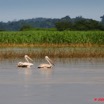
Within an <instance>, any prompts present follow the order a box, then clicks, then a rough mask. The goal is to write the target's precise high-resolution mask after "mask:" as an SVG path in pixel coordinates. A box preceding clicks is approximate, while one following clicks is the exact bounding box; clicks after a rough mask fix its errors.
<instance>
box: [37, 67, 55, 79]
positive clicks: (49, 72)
mask: <svg viewBox="0 0 104 104" xmlns="http://www.w3.org/2000/svg"><path fill="white" fill-rule="evenodd" d="M39 70H40V73H41V74H42V75H43V76H45V77H50V76H51V75H52V74H53V69H52V68H40V69H39Z"/></svg>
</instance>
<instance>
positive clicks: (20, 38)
mask: <svg viewBox="0 0 104 104" xmlns="http://www.w3.org/2000/svg"><path fill="white" fill-rule="evenodd" d="M0 45H1V46H2V45H4V46H5V45H7V46H12V45H13V46H15V45H16V46H18V45H19V46H26V45H27V46H29V45H30V46H38V45H40V46H42V45H43V46H46V45H53V46H54V45H56V46H57V45H60V46H61V45H71V46H83V45H86V46H89V45H104V32H103V31H62V32H59V31H48V30H46V31H42V30H39V31H19V32H0Z"/></svg>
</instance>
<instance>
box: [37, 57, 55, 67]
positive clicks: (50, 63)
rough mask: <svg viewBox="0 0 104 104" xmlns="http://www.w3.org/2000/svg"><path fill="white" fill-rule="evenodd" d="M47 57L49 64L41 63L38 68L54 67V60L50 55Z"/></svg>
mask: <svg viewBox="0 0 104 104" xmlns="http://www.w3.org/2000/svg"><path fill="white" fill-rule="evenodd" d="M45 59H46V60H47V62H48V64H40V65H39V66H38V68H52V66H53V65H54V64H53V62H52V60H51V59H50V58H49V57H48V56H45Z"/></svg>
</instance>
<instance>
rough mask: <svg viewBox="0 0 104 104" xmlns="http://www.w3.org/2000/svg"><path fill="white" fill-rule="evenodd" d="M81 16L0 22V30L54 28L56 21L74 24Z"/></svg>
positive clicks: (81, 18)
mask: <svg viewBox="0 0 104 104" xmlns="http://www.w3.org/2000/svg"><path fill="white" fill-rule="evenodd" d="M83 19H86V18H83V17H81V16H79V17H76V18H70V17H69V16H65V17H63V18H54V19H52V18H32V19H26V20H19V21H8V22H6V23H5V22H0V30H1V31H2V30H8V31H18V30H20V29H21V28H22V27H23V26H25V25H29V26H31V27H33V28H54V27H55V23H56V22H58V21H68V22H76V21H78V20H83Z"/></svg>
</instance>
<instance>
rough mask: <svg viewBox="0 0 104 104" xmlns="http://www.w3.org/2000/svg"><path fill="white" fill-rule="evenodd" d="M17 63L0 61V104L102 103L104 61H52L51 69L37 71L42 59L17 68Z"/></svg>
mask: <svg viewBox="0 0 104 104" xmlns="http://www.w3.org/2000/svg"><path fill="white" fill-rule="evenodd" d="M21 60H23V59H14V60H13V59H10V60H9V59H4V60H1V61H0V104H99V103H100V104H101V103H104V101H98V99H99V98H104V59H54V61H55V66H54V67H53V68H52V69H38V68H37V67H38V65H39V64H40V63H43V62H45V60H44V59H40V60H37V59H34V62H33V63H34V66H32V67H31V68H29V69H28V68H18V67H17V63H18V62H19V61H21ZM95 99H97V100H95Z"/></svg>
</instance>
